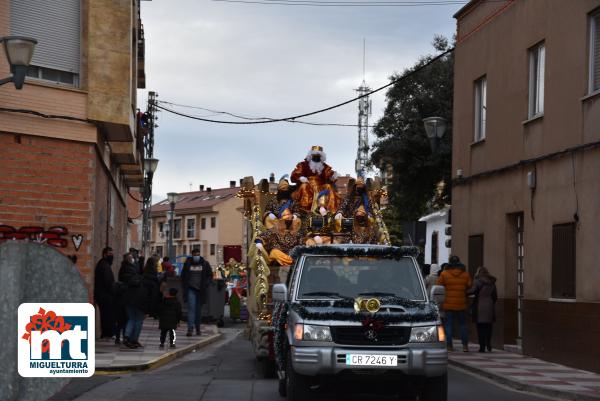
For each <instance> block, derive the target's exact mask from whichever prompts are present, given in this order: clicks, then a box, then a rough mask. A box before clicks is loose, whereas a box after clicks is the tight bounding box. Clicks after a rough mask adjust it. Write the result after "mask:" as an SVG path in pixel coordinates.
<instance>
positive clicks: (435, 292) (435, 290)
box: [429, 285, 446, 305]
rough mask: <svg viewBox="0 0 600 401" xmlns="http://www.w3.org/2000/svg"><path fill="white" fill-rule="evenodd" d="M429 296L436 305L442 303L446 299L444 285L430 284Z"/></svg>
mask: <svg viewBox="0 0 600 401" xmlns="http://www.w3.org/2000/svg"><path fill="white" fill-rule="evenodd" d="M429 298H430V299H431V300H432V301H433V302H435V303H436V304H438V305H441V304H443V303H444V301H445V300H446V287H444V286H443V285H434V286H432V287H431V293H430V296H429Z"/></svg>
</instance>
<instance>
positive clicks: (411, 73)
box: [154, 48, 454, 125]
mask: <svg viewBox="0 0 600 401" xmlns="http://www.w3.org/2000/svg"><path fill="white" fill-rule="evenodd" d="M453 51H454V48H451V49H448V50H446V51H445V52H443V53H440V54H438V55H437V56H435V57H434V58H432V59H431V60H429V61H428V62H427V63H425V64H423V65H422V66H420V67H418V68H415V69H414V70H412V71H410V72H408V73H406V74H404V75H402V76H401V77H399V78H397V79H394V80H391V81H390V82H389V83H387V84H385V85H383V86H380V87H379V88H377V89H374V90H372V91H370V92H367V93H365V94H363V95H360V96H357V97H355V98H352V99H350V100H346V101H345V102H342V103H338V104H336V105H333V106H329V107H326V108H324V109H320V110H316V111H312V112H310V113H304V114H299V115H296V116H291V117H286V118H267V119H264V120H251V121H225V120H213V119H209V118H203V117H197V116H193V115H189V114H186V113H182V112H179V111H176V110H171V109H169V108H167V107H165V106H162V105H160V104H158V103H154V105H155V106H156V107H157V108H159V109H162V110H164V111H167V112H169V113H173V114H176V115H178V116H182V117H186V118H191V119H193V120H199V121H204V122H209V123H216V124H235V125H252V124H267V123H278V122H297V121H294V120H297V119H299V118H304V117H309V116H314V115H315V114H320V113H324V112H326V111H330V110H333V109H337V108H339V107H342V106H345V105H347V104H349V103H352V102H355V101H357V100H359V99H362V98H363V97H367V96H369V95H372V94H373V93H377V92H380V91H382V90H384V89H386V88H389V87H390V86H393V85H395V84H396V83H399V82H402V81H403V80H405V79H407V78H409V77H411V76H413V75H415V74H417V73H418V72H420V71H421V70H423V69H425V68H426V67H428V66H429V65H431V64H433V63H434V62H436V61H437V60H439V59H440V58H442V57H444V56H445V55H447V54H450V53H452V52H453ZM315 124H316V123H315Z"/></svg>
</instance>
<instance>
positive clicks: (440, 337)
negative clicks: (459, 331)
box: [410, 326, 446, 343]
mask: <svg viewBox="0 0 600 401" xmlns="http://www.w3.org/2000/svg"><path fill="white" fill-rule="evenodd" d="M445 339H446V336H445V334H444V328H443V327H442V326H420V327H413V328H412V329H411V331H410V342H411V343H436V342H438V341H445Z"/></svg>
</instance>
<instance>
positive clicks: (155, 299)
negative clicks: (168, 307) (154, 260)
mask: <svg viewBox="0 0 600 401" xmlns="http://www.w3.org/2000/svg"><path fill="white" fill-rule="evenodd" d="M142 287H143V288H144V291H145V293H144V295H145V297H146V303H145V307H146V308H145V309H144V312H146V313H148V314H149V315H151V316H156V314H157V312H158V305H159V303H160V283H159V282H158V277H157V276H156V274H153V273H145V274H144V276H143V280H142Z"/></svg>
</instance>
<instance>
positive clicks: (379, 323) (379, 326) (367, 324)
mask: <svg viewBox="0 0 600 401" xmlns="http://www.w3.org/2000/svg"><path fill="white" fill-rule="evenodd" d="M362 325H363V327H364V328H365V329H373V330H375V332H379V331H381V330H383V328H384V327H385V323H384V322H383V320H379V319H373V318H372V317H368V318H366V319H365V320H363V321H362Z"/></svg>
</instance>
